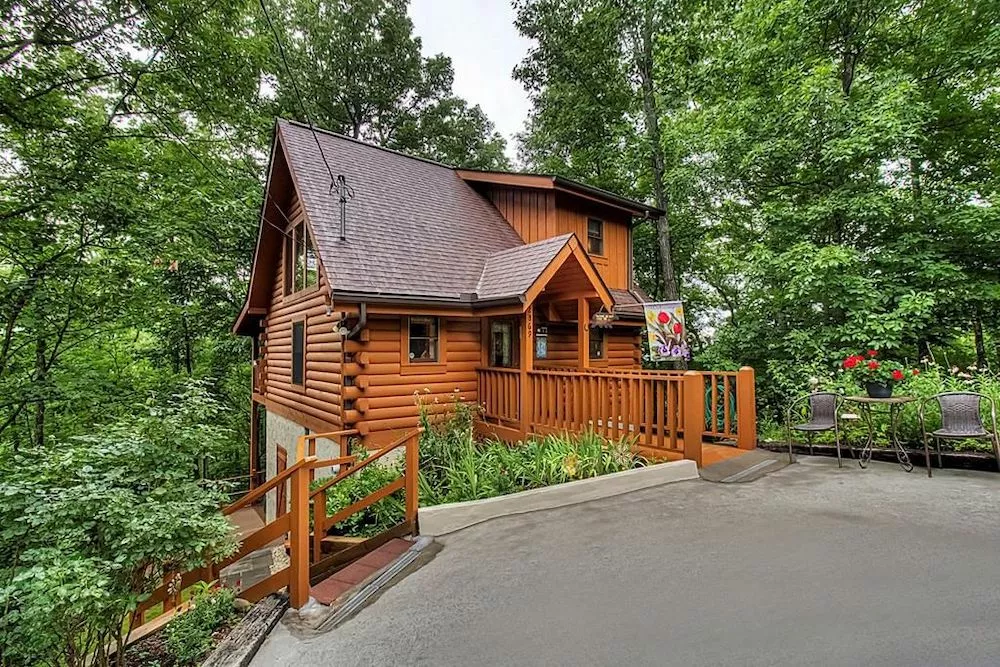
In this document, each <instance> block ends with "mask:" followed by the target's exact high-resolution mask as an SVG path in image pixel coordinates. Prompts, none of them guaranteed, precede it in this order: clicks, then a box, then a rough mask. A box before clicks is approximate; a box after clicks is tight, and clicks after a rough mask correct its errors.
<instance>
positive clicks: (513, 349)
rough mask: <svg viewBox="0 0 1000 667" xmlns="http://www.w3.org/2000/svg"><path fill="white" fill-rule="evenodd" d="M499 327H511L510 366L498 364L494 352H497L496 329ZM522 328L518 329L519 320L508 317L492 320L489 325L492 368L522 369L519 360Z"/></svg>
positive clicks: (490, 362) (489, 359)
mask: <svg viewBox="0 0 1000 667" xmlns="http://www.w3.org/2000/svg"><path fill="white" fill-rule="evenodd" d="M497 325H501V326H503V325H506V326H508V327H510V364H509V365H502V364H497V363H496V358H495V357H494V352H495V351H496V348H495V345H494V341H495V340H496V339H495V337H494V336H495V333H496V332H495V331H494V327H495V326H497ZM519 332H520V328H519V327H518V322H517V320H514V319H512V318H507V317H501V318H496V319H490V323H489V357H488V359H487V361H489V365H490V368H520V367H521V363H520V359H519V354H518V353H519V351H520V335H519Z"/></svg>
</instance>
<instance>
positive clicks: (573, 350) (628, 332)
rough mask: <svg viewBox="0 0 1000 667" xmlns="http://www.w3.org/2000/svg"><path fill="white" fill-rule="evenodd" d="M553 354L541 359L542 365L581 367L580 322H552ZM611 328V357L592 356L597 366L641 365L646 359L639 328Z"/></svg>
mask: <svg viewBox="0 0 1000 667" xmlns="http://www.w3.org/2000/svg"><path fill="white" fill-rule="evenodd" d="M548 328H549V356H548V358H546V359H538V360H536V362H535V365H536V366H537V367H539V368H546V367H553V368H577V367H578V366H579V361H578V357H577V346H576V324H570V325H565V324H549V325H548ZM605 331H607V332H608V333H607V336H608V341H607V359H606V360H605V361H603V362H602V361H596V360H591V364H592V365H594V366H606V367H609V368H639V367H640V366H641V363H642V358H641V348H640V340H639V333H638V332H639V330H638V329H636V328H631V327H628V328H626V327H612V328H611V329H605Z"/></svg>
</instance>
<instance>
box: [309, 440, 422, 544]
mask: <svg viewBox="0 0 1000 667" xmlns="http://www.w3.org/2000/svg"><path fill="white" fill-rule="evenodd" d="M353 453H354V454H355V455H356V456H357V457H358V461H359V462H361V461H364V460H365V459H367V458H368V457H369V456H370V455H371V452H369V451H367V450H365V449H364V448H361V447H358V448H355V449H354V452H353ZM402 474H403V473H402V468H401V461H400V460H398V459H397V460H394V461H391V462H385V461H375V462H374V463H371V464H370V465H368V466H365V467H364V468H363V469H361V470H360V471H359V472H357V473H355V474H353V475H350V476H349V477H346V478H345V479H343V480H341V481H340V482H338V483H336V484H334V485H333V486H332V487H330V488H329V489H327V498H326V513H327V516H332V515H333V514H335V513H337V512H339V511H340V510H342V509H344V508H346V507H349V506H350V505H352V504H354V503H356V502H357V501H359V500H361V499H363V498H365V497H367V496H369V495H371V494H372V493H375V492H376V491H378V490H379V489H381V488H382V487H384V486H386V485H388V484H391V483H392V482H394V481H395V480H396V479H398V478H399V477H400V476H401V475H402ZM324 481H325V480H324V479H317V480H316V481H315V482H314V483H313V488H315V487H317V486H319V485H320V484H322V483H323V482H324ZM402 495H403V491H397V492H396V493H393V494H390V495H389V496H386V497H385V498H382V499H381V500H379V501H378V502H376V503H373V504H372V505H370V506H368V507H366V508H365V509H363V510H361V511H360V512H355V513H354V514H352V515H351V516H349V517H348V518H346V519H344V520H343V521H341V522H339V523H337V524H335V525H334V531H335V532H336V533H338V534H341V535H352V536H370V535H377V534H379V533H381V532H383V531H385V530H388V529H389V528H392V527H393V526H395V525H396V524H397V523H399V522H400V521H402V520H403V517H404V516H405V511H406V504H405V498H403V497H402Z"/></svg>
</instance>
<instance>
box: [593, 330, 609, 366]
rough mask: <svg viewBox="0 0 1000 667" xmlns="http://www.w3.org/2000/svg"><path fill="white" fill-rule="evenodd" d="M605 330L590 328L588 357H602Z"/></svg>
mask: <svg viewBox="0 0 1000 667" xmlns="http://www.w3.org/2000/svg"><path fill="white" fill-rule="evenodd" d="M605 334H606V332H605V330H604V329H595V328H592V329H591V330H590V358H591V359H603V358H604V348H605V342H606V341H605V338H606V337H605Z"/></svg>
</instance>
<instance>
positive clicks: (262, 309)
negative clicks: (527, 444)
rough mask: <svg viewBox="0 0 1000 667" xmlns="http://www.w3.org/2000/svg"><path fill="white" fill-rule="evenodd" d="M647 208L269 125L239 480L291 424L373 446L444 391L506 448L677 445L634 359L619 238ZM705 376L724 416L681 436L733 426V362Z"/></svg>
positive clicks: (278, 459)
mask: <svg viewBox="0 0 1000 667" xmlns="http://www.w3.org/2000/svg"><path fill="white" fill-rule="evenodd" d="M662 214H663V212H662V211H660V210H658V209H656V208H655V207H652V206H648V205H646V204H643V203H641V202H636V201H632V200H630V199H627V198H624V197H621V196H618V195H616V194H613V193H611V192H606V191H604V190H600V189H597V188H594V187H590V186H587V185H584V184H581V183H577V182H574V181H572V180H569V179H565V178H561V177H559V176H552V175H545V174H526V173H509V172H497V171H477V170H470V169H456V168H452V167H450V166H447V165H443V164H439V163H436V162H433V161H430V160H426V159H422V158H418V157H414V156H410V155H405V154H402V153H399V152H396V151H393V150H388V149H385V148H380V147H377V146H374V145H370V144H367V143H364V142H361V141H357V140H354V139H351V138H348V137H344V136H341V135H338V134H334V133H331V132H326V131H323V130H319V129H314V128H310V127H308V126H305V125H301V124H299V123H296V122H292V121H287V120H278V121H277V123H276V125H275V128H274V137H273V142H272V147H271V155H270V161H269V167H268V172H267V182H266V186H265V197H264V205H263V208H262V214H261V220H260V227H259V232H258V238H257V244H256V249H255V251H254V258H253V268H252V272H251V276H250V284H249V289H248V293H247V297H246V302H245V305H244V306H243V308H242V311H241V312H240V314H239V316H238V318H237V321H236V323H235V325H234V332H235V333H237V334H241V335H246V336H251V337H252V338H253V366H254V372H253V395H252V420H253V424H252V428H251V476H252V477H253V478H255V479H256V478H259V477H266V478H271V477H273V476H274V475H275V474H277V473H278V472H279V471H280V470H282V469H283V468H284V467H285V466H287V465H291V464H292V463H293V462H294V460H295V459H296V458H298V457H301V456H303V452H302V451H297V450H296V442H297V441H298V439H299V437H300V436H302V435H304V434H310V433H314V434H315V433H326V432H336V431H344V430H352V431H356V432H357V435H358V437H361V438H362V439H363V440H364V442H365V444H366V445H367V446H369V447H377V446H379V445H380V444H382V443H385V442H388V441H390V440H391V439H393V438H394V437H395V435H396V434H398V433H400V432H401V431H402V430H405V429H412V428H413V427H415V426H416V425H417V423H418V416H419V413H420V410H421V406H420V403H422V404H423V405H424V406H425V409H428V410H431V411H433V412H440V411H445V410H447V409H449V407H450V406H452V405H454V402H455V401H456V400H458V401H463V402H467V403H474V404H477V405H478V406H480V408H481V418H480V419H479V420H478V421H477V423H476V427H477V430H478V431H480V432H481V433H483V434H484V435H485V434H489V435H493V436H497V437H500V438H503V439H506V440H509V441H516V440H519V439H523V438H525V437H529V436H530V435H532V434H534V433H546V432H551V431H559V430H582V429H584V428H597V429H599V430H601V431H602V432H604V433H606V434H607V435H609V436H612V437H613V436H616V435H630V434H631V435H635V436H639V439H640V440H641V441H642V443H643V444H645V445H646V446H650V447H653V448H654V449H655V448H657V447H658V448H659V449H660V450H662V451H667V452H669V451H676V452H680V453H681V455H688V456H692V457H693V456H697V454H691V452H685V448H684V446H683V443H682V442H681V441H680V440H679V439H678V438H681V437H682V436H683V420H684V415H683V412H684V407H683V392H684V391H685V387H686V386H685V384H684V381H685V380H686V379H687V378H685V377H684V376H683V375H681V374H680V373H662V374H655V373H652V372H647V371H642V370H641V369H642V366H641V357H640V350H641V346H640V335H641V334H642V332H643V328H642V327H643V323H644V321H643V313H642V308H641V304H642V302H643V301H644V300H645V298H644V295H643V294H642V293H641V292H640V291H639V290H638V289H637V288H636V286H635V285H634V283H633V258H632V232H633V226H634V225H635V224H638V223H640V222H642V221H643V220H646V219H650V218H655V217H656V216H659V215H662ZM707 380H708V383H709V385H710V390H708V389H704V388H705V387H706V386H708V385H705V381H706V378H705V377H702V376H699V378H698V382H700V384H698V387H697V388H696V389H691V388H690V387H687V390H688V393H689V394H692V393H694V392H698V393H700V392H702V391H703V390H704V391H706V392H707V391H710V392H711V394H712V400H713V401H715V402H716V405H713V407H712V409H713V414H715V408H716V406H717V405H718V406H720V407H719V414H720V415H722V413H723V412H724V413H725V416H724V419H722V418H720V419H719V420H718V424H716V421H717V420H716V419H714V418H713V419H711V420H710V421H711V423H710V424H708V425H707V426H706V428H704V429H702V428H699V429H698V440H699V443H700V439H701V433H702V431H703V430H704V431H705V433H709V434H710V433H712V432H713V431H718V432H719V433H720V434H721V435H726V434H729V435H733V434H735V432H736V422H737V420H736V416H737V412H736V407H735V405H733V407H732V410H730V398H729V395H730V394H732V395H735V390H736V380H737V378H736V377H735V374H733V375H732V377H730V375H727V374H718V377H715V376H711V375H710V376H709V377H708V378H707ZM716 385H718V386H716ZM751 389H752V379H751ZM716 394H718V396H716ZM719 397H721V398H719ZM720 401H721V402H720ZM691 412H692V414H693V415H694V416H693V417H691V419H694V418H697V410H692V411H691ZM741 412H742V411H741ZM701 421H702V422H704V421H705V419H701ZM730 422H731V423H730ZM716 426H717V427H718V428H716ZM692 432H693V431H692ZM311 444H312V446H313V447H315V448H319V450H320V453H321V454H322V453H324V451H323V450H324V448H326V449H327V450H331V451H332V450H335V449H336V448H337V447H342V445H343V443H342V442H334V441H333V440H330V441H325V440H324V439H322V438H320V439H317V440H313V441H312V443H311ZM313 451H314V452H315V449H314V450H313Z"/></svg>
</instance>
